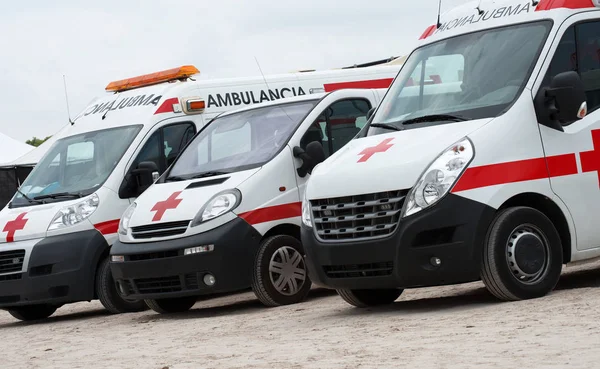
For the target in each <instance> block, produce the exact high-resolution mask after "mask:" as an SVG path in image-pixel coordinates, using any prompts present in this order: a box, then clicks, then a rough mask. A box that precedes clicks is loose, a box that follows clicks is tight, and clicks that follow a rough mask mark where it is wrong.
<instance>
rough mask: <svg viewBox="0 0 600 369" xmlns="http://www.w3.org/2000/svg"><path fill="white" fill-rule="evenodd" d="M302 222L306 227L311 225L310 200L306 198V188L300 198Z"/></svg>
mask: <svg viewBox="0 0 600 369" xmlns="http://www.w3.org/2000/svg"><path fill="white" fill-rule="evenodd" d="M302 223H304V225H305V226H307V227H312V218H311V215H310V202H308V199H307V198H306V189H305V190H304V198H303V199H302Z"/></svg>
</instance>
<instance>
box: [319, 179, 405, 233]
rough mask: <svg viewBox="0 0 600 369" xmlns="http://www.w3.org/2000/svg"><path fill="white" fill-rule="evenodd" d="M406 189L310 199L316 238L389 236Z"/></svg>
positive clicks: (400, 209) (397, 220)
mask: <svg viewBox="0 0 600 369" xmlns="http://www.w3.org/2000/svg"><path fill="white" fill-rule="evenodd" d="M407 193H408V190H397V191H386V192H378V193H371V194H366V195H356V196H346V197H335V198H329V199H318V200H312V201H311V202H310V203H311V210H312V215H313V221H314V226H315V231H316V234H317V237H318V238H319V239H321V240H323V241H331V242H333V241H353V240H365V239H372V238H379V237H385V236H387V235H390V234H392V233H393V232H394V231H395V230H396V227H397V226H398V222H399V220H400V212H401V211H402V205H403V204H404V199H405V198H406V195H407Z"/></svg>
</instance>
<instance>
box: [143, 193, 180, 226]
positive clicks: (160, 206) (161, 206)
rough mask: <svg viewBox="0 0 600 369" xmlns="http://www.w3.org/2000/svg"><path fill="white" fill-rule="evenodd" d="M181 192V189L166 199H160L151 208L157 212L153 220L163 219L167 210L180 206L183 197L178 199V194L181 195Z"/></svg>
mask: <svg viewBox="0 0 600 369" xmlns="http://www.w3.org/2000/svg"><path fill="white" fill-rule="evenodd" d="M180 193H181V191H177V192H173V194H172V195H171V196H169V197H168V198H167V199H166V200H165V201H159V202H157V203H156V204H155V205H154V207H153V208H152V210H150V211H155V212H156V214H154V217H153V218H152V221H153V222H157V221H159V220H161V219H162V217H163V215H165V212H166V211H167V210H169V209H176V208H177V206H179V203H180V202H181V199H178V198H177V196H179V194H180Z"/></svg>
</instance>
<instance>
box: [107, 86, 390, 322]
mask: <svg viewBox="0 0 600 369" xmlns="http://www.w3.org/2000/svg"><path fill="white" fill-rule="evenodd" d="M384 93H385V89H374V90H370V89H362V90H358V89H346V90H339V91H335V92H332V93H319V94H313V95H305V96H298V97H294V98H289V99H285V100H279V101H275V102H267V103H262V104H257V105H254V106H251V107H247V108H243V109H240V110H236V111H233V112H227V113H224V114H222V115H220V116H219V117H217V118H216V119H214V120H213V121H212V122H211V123H209V124H208V125H206V126H205V127H204V128H203V129H202V130H201V131H200V132H199V133H198V135H197V136H196V137H195V138H194V139H193V140H192V141H191V142H190V144H189V145H188V146H187V147H186V148H185V150H184V151H183V152H182V153H181V155H180V156H179V157H178V158H177V159H176V160H175V162H174V163H173V165H172V166H171V167H170V168H169V169H167V171H166V172H165V173H164V174H163V175H162V176H161V178H160V179H159V180H158V181H157V182H156V183H155V184H154V185H153V186H152V187H150V188H149V189H148V190H146V192H144V194H143V195H142V196H140V197H139V198H137V199H136V200H135V202H133V203H132V204H131V205H130V206H129V208H128V209H127V210H126V211H125V213H124V214H123V217H122V218H121V223H120V225H119V241H118V242H115V243H114V245H113V246H112V248H111V250H110V255H111V270H112V274H113V277H114V279H115V280H116V282H117V284H118V287H119V292H120V293H121V294H122V295H123V296H124V298H126V299H136V300H140V299H143V300H145V301H146V303H147V304H148V306H149V307H150V308H152V309H153V310H154V311H156V312H159V313H174V312H181V311H186V310H188V309H190V308H191V307H192V306H193V305H194V304H195V302H196V300H197V299H198V296H200V295H208V294H215V293H227V292H235V291H238V290H243V289H247V288H249V287H252V289H253V291H254V293H255V294H256V296H257V297H258V299H259V300H260V301H261V302H262V303H263V304H265V305H267V306H276V305H284V304H292V303H297V302H300V301H302V300H303V299H304V298H305V297H306V295H307V294H308V292H309V290H310V287H311V281H310V278H309V276H308V275H307V273H306V269H305V264H304V250H303V247H302V244H301V243H300V210H301V199H302V196H303V193H304V186H305V183H306V181H307V180H308V178H310V172H311V170H312V168H313V165H314V163H315V162H319V161H322V160H323V159H324V158H326V157H328V156H330V155H332V154H334V153H335V152H336V151H339V150H340V149H341V148H342V147H343V146H344V145H345V144H346V143H347V142H348V141H350V140H351V139H352V138H353V137H355V136H356V135H357V134H358V133H359V131H360V129H361V128H362V127H364V124H365V123H366V115H367V113H368V111H369V110H370V109H371V108H373V107H374V106H377V104H378V103H379V102H380V99H381V97H382V96H383V94H384Z"/></svg>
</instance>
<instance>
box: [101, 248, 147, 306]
mask: <svg viewBox="0 0 600 369" xmlns="http://www.w3.org/2000/svg"><path fill="white" fill-rule="evenodd" d="M96 293H97V294H98V299H99V300H100V302H101V303H102V305H103V306H104V308H105V309H106V310H108V311H109V312H111V313H113V314H120V313H134V312H138V311H144V310H147V309H148V307H147V306H146V304H144V301H141V300H136V301H127V300H124V299H123V298H122V297H121V296H120V295H119V292H118V291H117V286H116V283H115V280H114V279H113V277H112V274H111V272H110V264H109V262H108V258H105V259H104V260H102V261H101V262H100V266H99V267H98V271H97V273H96Z"/></svg>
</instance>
